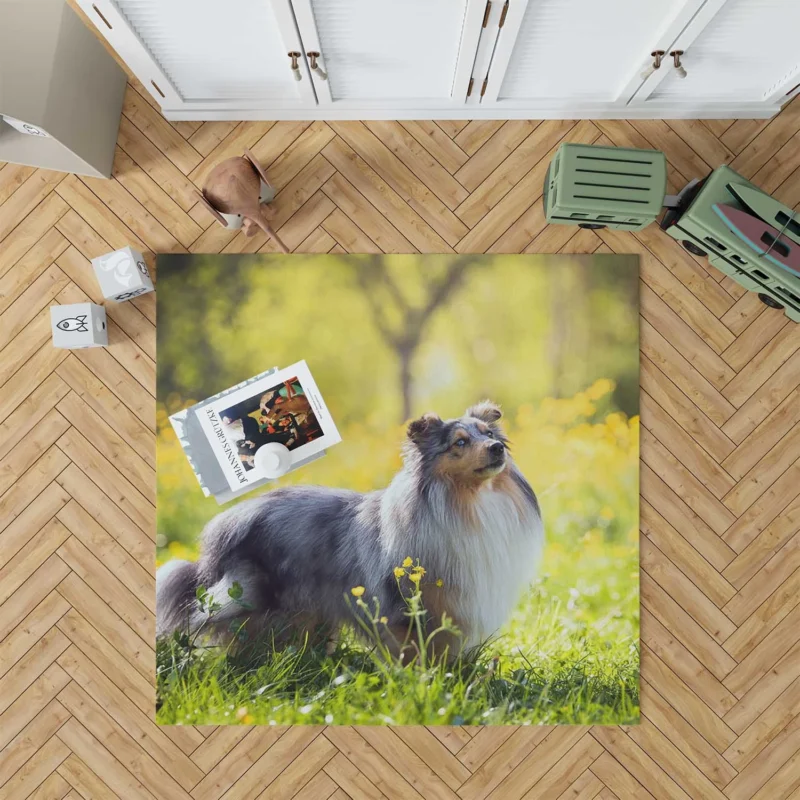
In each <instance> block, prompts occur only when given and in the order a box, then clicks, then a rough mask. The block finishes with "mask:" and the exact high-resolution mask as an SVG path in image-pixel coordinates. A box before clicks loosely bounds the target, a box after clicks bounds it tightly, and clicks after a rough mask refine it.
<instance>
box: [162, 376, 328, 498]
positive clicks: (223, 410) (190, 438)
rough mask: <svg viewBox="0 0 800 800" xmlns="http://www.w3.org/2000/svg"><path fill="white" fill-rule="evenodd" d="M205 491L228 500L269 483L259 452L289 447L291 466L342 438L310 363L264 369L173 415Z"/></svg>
mask: <svg viewBox="0 0 800 800" xmlns="http://www.w3.org/2000/svg"><path fill="white" fill-rule="evenodd" d="M170 422H171V423H172V425H173V428H174V429H175V432H176V434H177V435H178V438H179V440H180V441H181V445H182V446H183V449H184V451H185V452H186V455H187V457H188V458H189V462H190V464H191V465H192V468H193V469H194V471H195V474H196V475H197V477H198V480H199V482H200V486H201V488H202V489H203V491H204V493H205V494H206V495H207V496H208V495H213V496H214V497H215V498H216V499H217V500H218V502H220V503H224V502H227V501H228V500H231V499H233V498H234V497H237V496H239V495H240V494H243V493H244V492H247V491H251V490H252V489H254V488H256V487H257V486H261V485H263V484H264V483H266V482H267V480H268V478H267V477H266V476H265V475H264V474H263V473H262V472H261V470H260V469H259V466H258V463H257V459H256V453H257V451H258V449H259V448H260V447H263V446H264V445H265V444H268V443H273V442H275V443H278V444H281V445H283V446H285V447H286V448H287V450H288V451H289V454H290V456H291V467H290V470H293V469H297V468H298V467H299V466H302V465H303V464H306V463H308V462H309V461H312V460H314V459H316V458H319V457H320V456H321V455H323V454H324V452H325V449H326V448H327V447H330V446H331V445H334V444H337V443H338V442H340V441H341V440H342V439H341V436H340V435H339V431H338V430H337V429H336V425H335V423H334V421H333V418H332V417H331V414H330V412H329V411H328V408H327V406H326V405H325V402H324V400H323V399H322V395H321V394H320V391H319V388H318V387H317V384H316V381H315V380H314V378H313V376H312V375H311V371H310V370H309V368H308V365H307V364H306V362H305V361H299V362H297V363H296V364H292V365H291V366H290V367H286V368H285V369H280V370H279V369H277V368H276V369H273V370H270V371H268V372H265V373H261V374H260V375H257V376H255V377H253V378H251V379H250V380H247V381H245V382H244V383H241V384H239V385H238V386H234V387H232V388H230V389H227V390H225V391H224V392H220V393H219V394H217V395H215V396H214V397H211V398H208V399H207V400H204V401H202V402H200V403H197V404H196V405H194V406H192V407H191V408H188V409H185V410H184V411H181V412H178V413H177V414H174V415H173V416H172V417H170Z"/></svg>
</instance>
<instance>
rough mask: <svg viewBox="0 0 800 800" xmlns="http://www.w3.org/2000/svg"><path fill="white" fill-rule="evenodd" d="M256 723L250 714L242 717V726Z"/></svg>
mask: <svg viewBox="0 0 800 800" xmlns="http://www.w3.org/2000/svg"><path fill="white" fill-rule="evenodd" d="M255 721H256V718H255V717H254V716H253V715H252V714H245V715H244V716H243V717H242V724H244V725H252V724H253V723H254V722H255Z"/></svg>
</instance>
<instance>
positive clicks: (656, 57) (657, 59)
mask: <svg viewBox="0 0 800 800" xmlns="http://www.w3.org/2000/svg"><path fill="white" fill-rule="evenodd" d="M650 55H651V56H652V58H653V63H652V64H649V65H648V67H647V69H646V70H644V72H642V73H641V77H642V80H643V81H646V80H647V79H648V78H649V77H650V76H651V75H652V74H653V73H654V72H655V71H656V70H657V69H660V68H661V59H662V58H664V55H665V53H664V51H663V50H653V52H652V53H650Z"/></svg>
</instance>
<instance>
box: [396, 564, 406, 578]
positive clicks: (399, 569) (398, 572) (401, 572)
mask: <svg viewBox="0 0 800 800" xmlns="http://www.w3.org/2000/svg"><path fill="white" fill-rule="evenodd" d="M405 574H406V571H405V570H404V569H403V568H402V567H395V568H394V576H395V578H402V577H403V575H405Z"/></svg>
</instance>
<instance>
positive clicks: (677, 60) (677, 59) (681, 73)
mask: <svg viewBox="0 0 800 800" xmlns="http://www.w3.org/2000/svg"><path fill="white" fill-rule="evenodd" d="M670 55H671V56H672V63H673V64H674V65H675V71H676V72H677V73H678V77H679V78H681V79H683V78H685V77H686V70H685V68H684V66H683V64H682V63H681V56H682V55H683V50H671V51H670Z"/></svg>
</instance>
